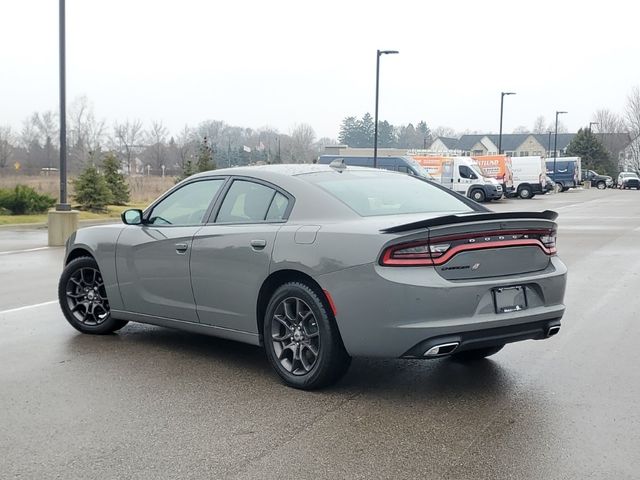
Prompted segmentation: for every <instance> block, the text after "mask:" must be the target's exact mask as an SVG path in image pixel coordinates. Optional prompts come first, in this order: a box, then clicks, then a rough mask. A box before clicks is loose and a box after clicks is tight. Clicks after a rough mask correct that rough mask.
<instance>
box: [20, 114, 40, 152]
mask: <svg viewBox="0 0 640 480" xmlns="http://www.w3.org/2000/svg"><path fill="white" fill-rule="evenodd" d="M33 120H34V117H33V115H32V116H30V117H27V118H25V119H24V121H23V122H22V130H21V131H20V138H19V142H18V143H19V144H20V146H21V147H22V148H24V149H25V150H30V149H31V147H32V146H33V145H34V144H36V143H37V144H38V145H40V141H41V140H40V135H39V133H38V128H37V127H36V125H35V123H34V121H33Z"/></svg>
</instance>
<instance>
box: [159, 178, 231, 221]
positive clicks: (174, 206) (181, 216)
mask: <svg viewBox="0 0 640 480" xmlns="http://www.w3.org/2000/svg"><path fill="white" fill-rule="evenodd" d="M223 183H224V179H221V178H220V179H211V180H200V181H197V182H193V183H188V184H187V185H185V186H184V187H181V188H179V189H178V190H176V191H174V192H173V193H171V194H170V195H169V196H168V197H166V198H164V199H163V200H161V201H160V203H158V204H157V205H156V206H155V207H153V210H152V211H151V214H150V215H149V219H148V221H147V223H150V224H153V225H180V226H185V225H200V224H202V222H203V221H204V215H205V213H207V209H208V208H209V205H210V204H211V201H212V200H213V199H214V198H215V196H216V194H217V193H218V191H219V190H220V188H221V187H222V184H223Z"/></svg>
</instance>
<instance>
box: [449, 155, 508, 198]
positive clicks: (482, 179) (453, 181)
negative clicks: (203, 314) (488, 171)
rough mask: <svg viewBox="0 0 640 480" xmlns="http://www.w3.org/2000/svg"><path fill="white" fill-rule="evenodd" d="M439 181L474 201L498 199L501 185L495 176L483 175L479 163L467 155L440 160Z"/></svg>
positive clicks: (500, 196) (500, 195)
mask: <svg viewBox="0 0 640 480" xmlns="http://www.w3.org/2000/svg"><path fill="white" fill-rule="evenodd" d="M441 171H442V174H441V177H440V183H441V184H442V185H443V186H445V187H447V188H450V189H452V190H454V191H456V192H458V193H461V194H462V195H465V196H467V197H469V198H471V199H473V200H475V201H476V202H485V201H488V200H499V199H501V198H502V193H503V191H502V185H501V184H500V182H498V181H497V180H496V179H495V178H492V177H489V176H487V175H485V173H484V172H483V171H482V168H480V165H478V163H477V162H476V161H475V160H473V159H472V158H469V157H452V158H445V159H443V160H442V169H441Z"/></svg>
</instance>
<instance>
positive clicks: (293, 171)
mask: <svg viewBox="0 0 640 480" xmlns="http://www.w3.org/2000/svg"><path fill="white" fill-rule="evenodd" d="M346 168H347V170H365V171H366V170H368V171H371V172H379V173H381V174H384V173H391V174H393V173H394V172H389V171H387V170H381V169H377V168H367V167H353V166H346ZM318 172H337V170H336V169H334V168H332V167H331V166H330V165H323V164H318V163H288V164H278V165H251V166H245V167H231V168H221V169H218V170H209V171H207V172H202V173H199V174H197V175H194V176H193V177H191V178H197V177H209V176H211V175H241V176H242V175H247V176H252V177H256V178H262V177H270V178H273V176H274V175H276V176H285V177H295V176H298V175H305V174H308V173H318Z"/></svg>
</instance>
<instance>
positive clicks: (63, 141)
mask: <svg viewBox="0 0 640 480" xmlns="http://www.w3.org/2000/svg"><path fill="white" fill-rule="evenodd" d="M59 15H60V44H59V49H60V203H58V204H57V205H56V210H57V211H62V212H67V211H69V210H71V205H69V203H67V100H66V75H65V70H66V66H65V65H66V59H65V49H66V46H65V0H60V12H59Z"/></svg>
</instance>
